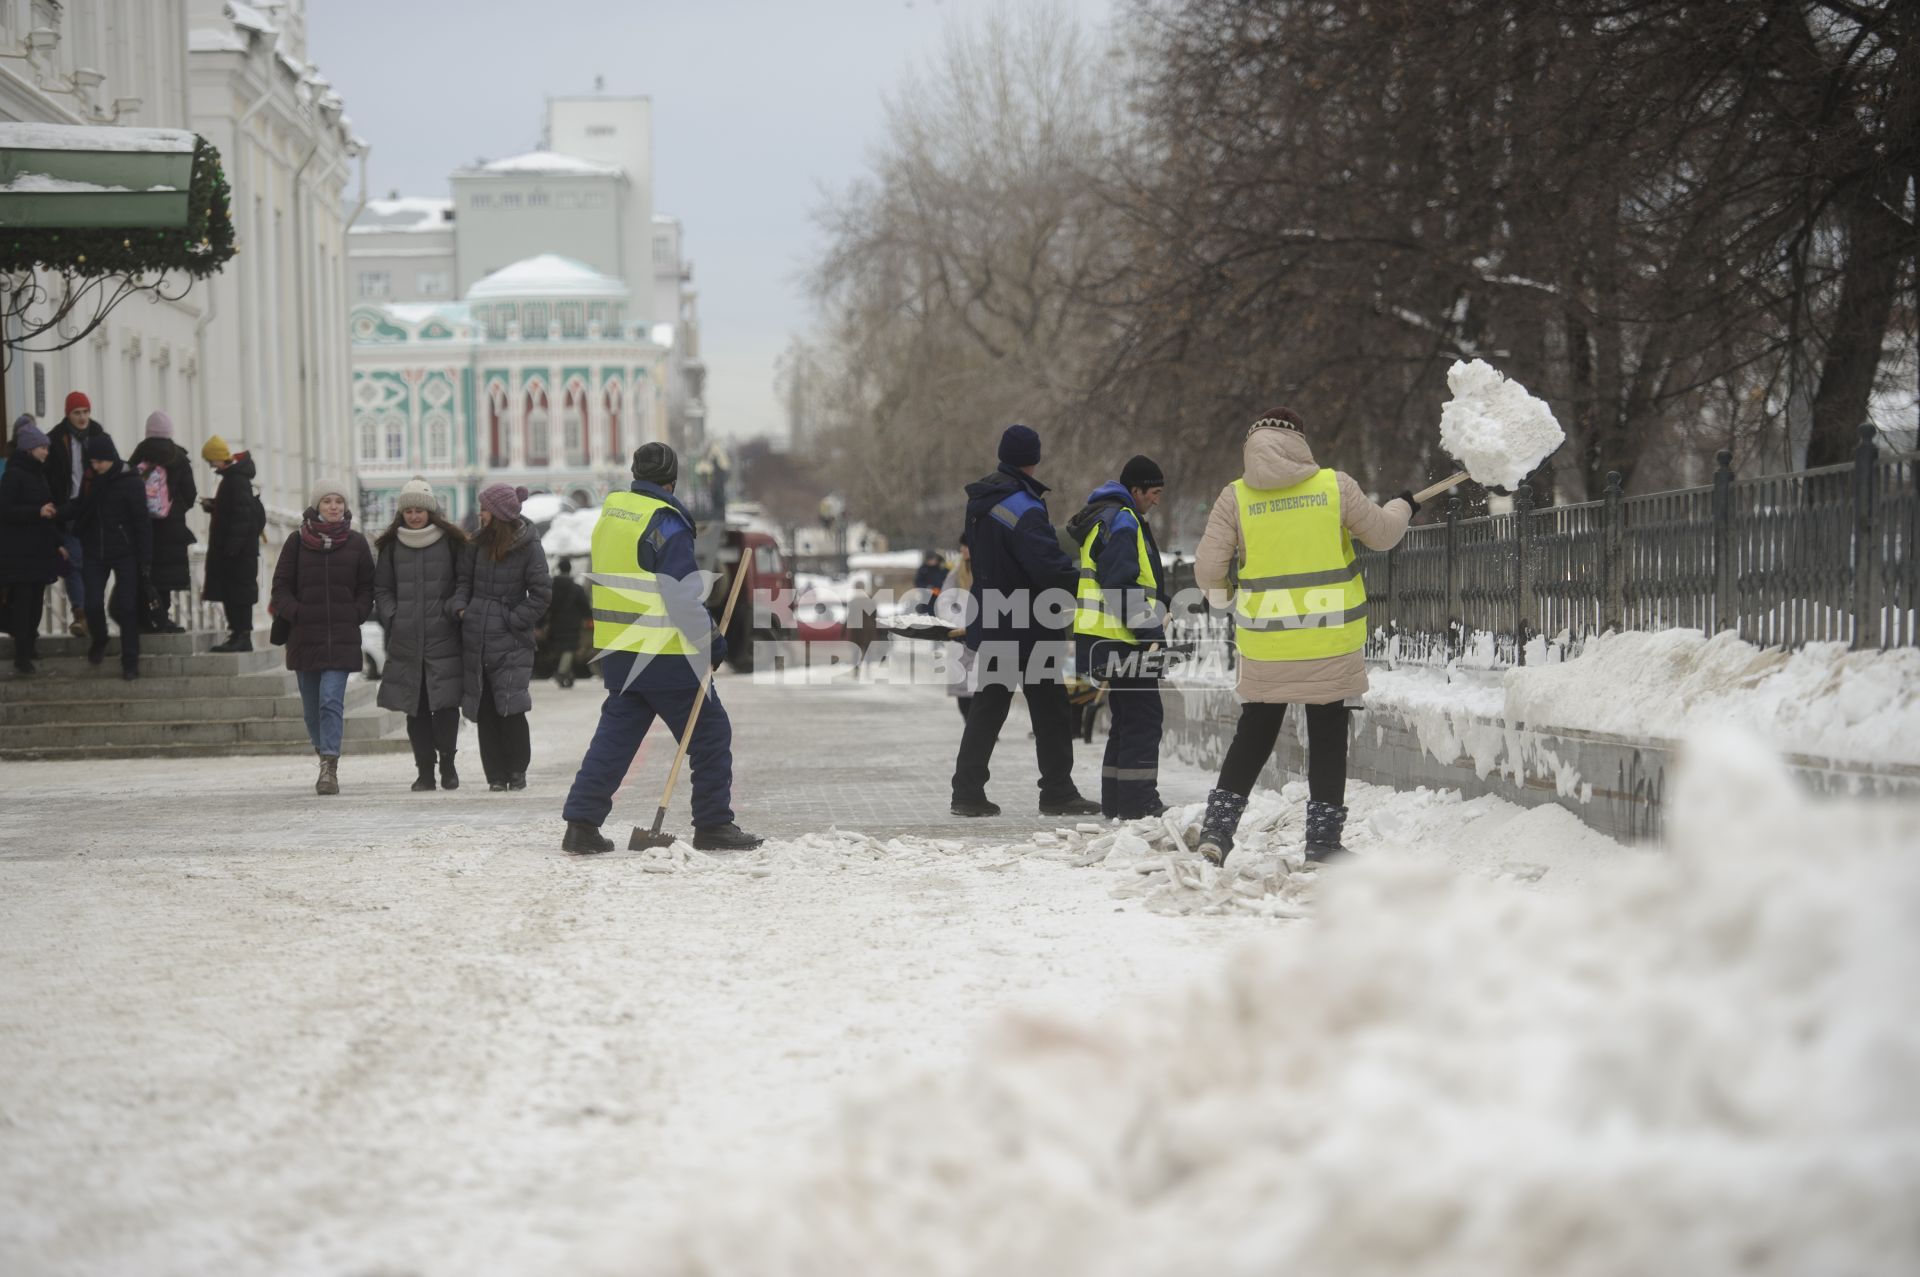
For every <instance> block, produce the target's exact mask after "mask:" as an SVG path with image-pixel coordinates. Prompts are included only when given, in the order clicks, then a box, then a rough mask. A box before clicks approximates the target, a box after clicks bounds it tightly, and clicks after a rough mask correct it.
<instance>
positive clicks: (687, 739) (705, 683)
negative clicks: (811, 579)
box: [653, 547, 753, 832]
mask: <svg viewBox="0 0 1920 1277" xmlns="http://www.w3.org/2000/svg"><path fill="white" fill-rule="evenodd" d="M752 552H753V551H752V549H751V548H750V547H745V548H742V550H741V552H740V565H739V566H738V567H736V568H735V569H734V570H733V588H732V589H731V590H728V591H727V606H726V609H725V610H724V611H722V612H721V613H720V632H721V633H722V634H725V633H726V632H727V629H728V627H729V626H730V625H731V624H732V622H733V606H734V604H736V603H738V602H739V601H740V587H741V586H743V585H745V584H746V583H747V563H748V556H749V555H751V554H752ZM712 685H713V662H711V661H709V662H707V673H706V677H704V678H702V679H701V680H700V694H699V695H697V696H695V697H694V698H693V712H692V713H690V714H688V715H687V730H686V733H685V734H684V735H682V736H681V737H680V748H679V749H678V750H676V751H674V755H673V766H672V767H669V768H668V769H667V787H666V790H665V791H664V792H663V793H661V795H660V810H661V811H662V812H665V811H666V809H667V804H668V803H670V802H672V801H673V782H674V781H676V780H678V779H680V764H681V763H682V762H683V761H685V759H686V757H687V746H688V745H690V744H692V743H693V729H694V727H695V725H696V724H698V723H699V722H700V707H701V706H703V705H705V704H706V703H707V689H708V688H709V687H711V686H712ZM661 820H662V817H659V816H656V817H655V818H654V822H653V827H654V830H655V832H658V831H659V829H660V824H661Z"/></svg>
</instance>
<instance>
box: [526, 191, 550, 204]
mask: <svg viewBox="0 0 1920 1277" xmlns="http://www.w3.org/2000/svg"><path fill="white" fill-rule="evenodd" d="M546 206H547V193H546V192H545V191H535V192H533V193H532V194H531V195H529V196H527V207H528V208H545V207H546Z"/></svg>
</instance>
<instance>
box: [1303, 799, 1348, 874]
mask: <svg viewBox="0 0 1920 1277" xmlns="http://www.w3.org/2000/svg"><path fill="white" fill-rule="evenodd" d="M1346 827H1347V809H1346V808H1345V807H1336V806H1334V805H1333V804H1332V803H1321V802H1309V803H1308V804H1307V859H1308V860H1309V861H1311V862H1312V863H1314V864H1324V863H1326V862H1327V861H1329V860H1339V859H1341V858H1342V857H1344V856H1351V855H1352V854H1353V853H1352V852H1350V851H1348V850H1347V849H1346V848H1345V847H1344V846H1342V845H1341V843H1340V834H1341V832H1342V831H1343V830H1344V829H1346Z"/></svg>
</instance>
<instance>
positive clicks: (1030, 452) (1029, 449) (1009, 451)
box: [1000, 426, 1040, 467]
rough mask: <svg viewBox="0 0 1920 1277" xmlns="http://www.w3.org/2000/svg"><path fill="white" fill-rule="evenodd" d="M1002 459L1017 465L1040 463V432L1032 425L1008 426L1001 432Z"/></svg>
mask: <svg viewBox="0 0 1920 1277" xmlns="http://www.w3.org/2000/svg"><path fill="white" fill-rule="evenodd" d="M1000 460H1001V461H1003V462H1005V463H1006V464H1007V465H1010V466H1015V467H1018V466H1037V465H1039V464H1040V436H1039V434H1038V433H1036V432H1035V431H1034V429H1033V427H1031V426H1008V427H1007V428H1006V429H1005V430H1004V431H1002V432H1001V434H1000Z"/></svg>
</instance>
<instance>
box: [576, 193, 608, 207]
mask: <svg viewBox="0 0 1920 1277" xmlns="http://www.w3.org/2000/svg"><path fill="white" fill-rule="evenodd" d="M606 206H607V193H606V192H605V191H587V192H585V193H584V194H582V195H581V196H580V207H582V208H605V207H606Z"/></svg>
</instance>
